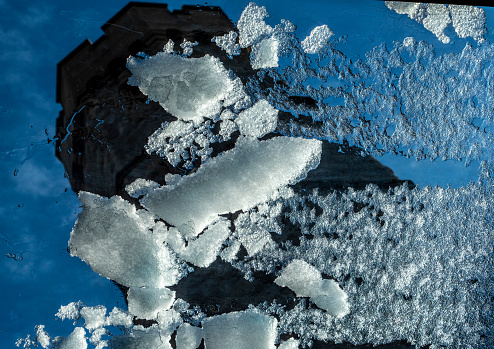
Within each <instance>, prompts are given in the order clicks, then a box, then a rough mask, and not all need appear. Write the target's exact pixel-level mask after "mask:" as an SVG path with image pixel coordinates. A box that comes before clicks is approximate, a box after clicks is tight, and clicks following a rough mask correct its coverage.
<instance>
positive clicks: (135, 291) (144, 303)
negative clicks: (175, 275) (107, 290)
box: [127, 287, 175, 320]
mask: <svg viewBox="0 0 494 349" xmlns="http://www.w3.org/2000/svg"><path fill="white" fill-rule="evenodd" d="M174 300H175V291H171V290H169V289H167V288H147V287H131V288H130V289H129V293H128V296H127V301H128V303H129V312H131V313H132V314H133V315H135V316H137V317H138V318H140V319H147V320H153V319H156V318H157V316H158V313H159V312H161V311H165V310H167V309H170V307H171V306H172V304H173V301H174Z"/></svg>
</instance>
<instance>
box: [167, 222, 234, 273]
mask: <svg viewBox="0 0 494 349" xmlns="http://www.w3.org/2000/svg"><path fill="white" fill-rule="evenodd" d="M230 234H231V231H230V221H229V220H227V219H221V220H219V221H218V222H215V223H214V224H211V225H209V226H208V228H207V229H206V230H205V231H204V233H202V234H201V235H200V236H199V237H198V238H197V239H196V240H194V241H192V242H189V244H188V245H187V247H185V248H183V249H182V250H181V251H176V252H177V254H178V255H179V256H180V257H181V258H183V259H185V260H186V261H187V262H189V263H192V264H194V265H196V266H198V267H201V268H205V267H208V266H209V265H211V263H213V262H214V261H215V260H216V257H217V256H218V253H219V251H220V249H221V245H222V244H223V242H224V241H225V240H226V238H227V237H228V236H229V235H230Z"/></svg>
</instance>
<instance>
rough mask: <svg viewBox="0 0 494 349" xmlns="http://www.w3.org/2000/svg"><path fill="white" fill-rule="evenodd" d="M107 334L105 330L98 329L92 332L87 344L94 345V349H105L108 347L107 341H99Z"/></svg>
mask: <svg viewBox="0 0 494 349" xmlns="http://www.w3.org/2000/svg"><path fill="white" fill-rule="evenodd" d="M106 334H108V331H107V330H106V328H98V329H96V330H94V331H93V334H92V335H91V337H90V338H89V343H91V344H92V345H94V346H95V347H96V349H101V348H106V347H108V341H106V340H101V337H103V336H104V335H106Z"/></svg>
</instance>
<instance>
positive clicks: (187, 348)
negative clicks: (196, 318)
mask: <svg viewBox="0 0 494 349" xmlns="http://www.w3.org/2000/svg"><path fill="white" fill-rule="evenodd" d="M202 338H203V334H202V328H199V327H195V326H191V325H190V324H188V323H184V324H182V325H181V326H180V327H179V328H178V331H177V338H176V342H177V349H196V348H197V347H199V345H200V344H201V340H202Z"/></svg>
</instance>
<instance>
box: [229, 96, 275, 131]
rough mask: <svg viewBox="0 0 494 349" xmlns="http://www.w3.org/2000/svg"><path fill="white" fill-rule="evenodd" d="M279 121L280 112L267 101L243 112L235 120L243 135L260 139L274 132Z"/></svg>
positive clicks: (262, 101)
mask: <svg viewBox="0 0 494 349" xmlns="http://www.w3.org/2000/svg"><path fill="white" fill-rule="evenodd" d="M277 121H278V110H277V109H275V108H273V107H272V106H271V104H269V102H268V101H266V100H265V99H261V100H260V101H258V102H257V103H256V104H254V105H253V106H252V107H250V108H249V109H246V110H244V111H242V112H241V113H240V114H239V115H238V118H237V119H236V120H235V122H236V123H237V125H238V127H239V129H240V132H241V133H242V134H244V135H247V136H252V137H258V138H261V137H262V136H264V135H266V134H268V133H270V132H273V131H274V130H275V129H276V123H277Z"/></svg>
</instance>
